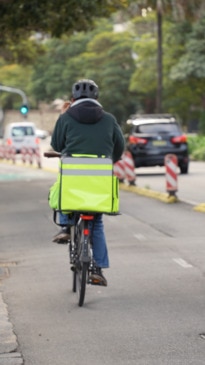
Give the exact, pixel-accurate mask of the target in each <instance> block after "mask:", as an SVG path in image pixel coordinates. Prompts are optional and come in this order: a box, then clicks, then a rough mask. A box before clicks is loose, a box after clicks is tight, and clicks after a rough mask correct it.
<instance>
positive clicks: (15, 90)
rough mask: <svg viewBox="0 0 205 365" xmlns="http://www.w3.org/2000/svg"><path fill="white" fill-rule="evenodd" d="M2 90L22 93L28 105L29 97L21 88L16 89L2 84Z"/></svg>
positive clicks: (23, 99)
mask: <svg viewBox="0 0 205 365" xmlns="http://www.w3.org/2000/svg"><path fill="white" fill-rule="evenodd" d="M0 90H2V91H7V92H9V93H16V94H19V95H21V97H22V102H23V104H25V105H28V99H27V97H26V94H25V93H24V92H23V91H22V90H21V89H16V88H15V87H10V86H3V85H0Z"/></svg>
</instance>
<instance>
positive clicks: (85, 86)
mask: <svg viewBox="0 0 205 365" xmlns="http://www.w3.org/2000/svg"><path fill="white" fill-rule="evenodd" d="M72 96H73V98H74V99H75V100H76V99H80V98H91V99H97V98H98V86H97V85H96V83H95V82H94V81H92V80H88V79H82V80H78V81H77V82H75V84H73V86H72Z"/></svg>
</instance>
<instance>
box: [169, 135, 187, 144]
mask: <svg viewBox="0 0 205 365" xmlns="http://www.w3.org/2000/svg"><path fill="white" fill-rule="evenodd" d="M171 142H172V143H174V144H177V143H186V142H187V136H186V135H185V134H182V136H176V137H173V138H171Z"/></svg>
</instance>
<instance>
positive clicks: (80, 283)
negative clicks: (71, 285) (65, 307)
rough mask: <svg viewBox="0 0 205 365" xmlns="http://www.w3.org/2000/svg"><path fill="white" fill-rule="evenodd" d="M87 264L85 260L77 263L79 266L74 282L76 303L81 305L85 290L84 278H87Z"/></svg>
mask: <svg viewBox="0 0 205 365" xmlns="http://www.w3.org/2000/svg"><path fill="white" fill-rule="evenodd" d="M87 269H88V264H87V263H86V262H81V263H79V267H78V268H77V271H76V276H77V277H76V279H77V280H76V283H77V290H78V305H79V307H82V306H83V303H84V299H85V291H86V279H87Z"/></svg>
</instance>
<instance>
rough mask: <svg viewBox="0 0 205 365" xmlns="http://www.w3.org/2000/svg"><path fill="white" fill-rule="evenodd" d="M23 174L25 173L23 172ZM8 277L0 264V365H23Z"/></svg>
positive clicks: (162, 197) (156, 194)
mask: <svg viewBox="0 0 205 365" xmlns="http://www.w3.org/2000/svg"><path fill="white" fill-rule="evenodd" d="M43 162H44V161H43ZM42 167H43V170H47V171H50V173H51V172H52V171H53V172H56V171H57V170H58V161H57V159H56V160H55V166H54V168H53V165H52V166H46V167H45V165H44V163H43V166H42ZM24 171H25V170H24ZM2 172H3V171H2ZM22 173H23V172H22ZM24 174H26V173H25V172H24ZM39 174H42V175H43V171H42V170H41V172H40V171H39ZM14 175H15V176H13V174H10V175H9V173H8V174H7V171H5V172H4V174H3V173H2V179H0V180H13V179H15V178H16V174H14ZM31 175H32V174H31ZM35 175H36V174H35V173H34V174H33V176H29V177H27V178H34V177H35ZM3 176H4V177H3ZM121 189H122V190H128V191H132V192H136V193H137V194H141V195H147V196H151V197H153V198H157V199H160V200H162V201H164V202H166V203H172V202H173V201H174V200H175V199H174V198H173V197H172V198H168V197H167V194H163V193H159V192H152V191H149V190H147V189H140V188H138V187H128V186H127V185H126V184H121ZM204 209H205V207H204ZM8 275H9V267H7V266H4V265H3V264H2V263H1V262H0V365H21V364H23V363H24V361H23V357H22V354H21V353H20V352H19V350H18V342H17V337H16V335H15V333H14V329H13V326H12V323H11V322H10V320H9V313H8V308H7V305H6V303H5V301H4V298H3V294H2V285H3V279H5V278H6V277H7V276H8Z"/></svg>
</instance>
